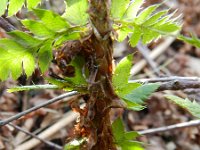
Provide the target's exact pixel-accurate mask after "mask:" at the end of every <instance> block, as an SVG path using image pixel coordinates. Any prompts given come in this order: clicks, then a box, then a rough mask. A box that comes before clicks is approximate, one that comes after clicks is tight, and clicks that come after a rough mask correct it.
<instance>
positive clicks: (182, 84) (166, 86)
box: [157, 80, 200, 91]
mask: <svg viewBox="0 0 200 150" xmlns="http://www.w3.org/2000/svg"><path fill="white" fill-rule="evenodd" d="M191 88H193V89H197V88H200V81H191V80H174V81H169V82H163V83H161V84H160V87H159V88H158V89H157V91H165V90H185V89H191Z"/></svg>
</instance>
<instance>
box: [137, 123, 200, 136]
mask: <svg viewBox="0 0 200 150" xmlns="http://www.w3.org/2000/svg"><path fill="white" fill-rule="evenodd" d="M199 125H200V120H192V121H189V122H183V123H178V124H174V125H170V126H165V127H160V128H154V129H147V130H143V131H138V133H139V134H141V135H146V134H155V133H160V132H166V131H171V130H176V129H181V128H187V127H194V126H199Z"/></svg>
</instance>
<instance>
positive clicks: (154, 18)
mask: <svg viewBox="0 0 200 150" xmlns="http://www.w3.org/2000/svg"><path fill="white" fill-rule="evenodd" d="M167 12H168V10H163V11H159V12H157V13H155V14H154V15H152V16H151V17H149V19H148V20H146V21H145V22H144V23H143V26H151V25H153V24H156V23H157V21H158V19H160V18H161V17H162V16H163V15H165V14H166V13H167Z"/></svg>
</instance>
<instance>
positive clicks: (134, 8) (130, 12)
mask: <svg viewBox="0 0 200 150" xmlns="http://www.w3.org/2000/svg"><path fill="white" fill-rule="evenodd" d="M143 3H144V0H134V1H133V2H132V3H131V4H130V5H129V7H128V8H127V10H126V12H125V14H124V16H123V18H122V20H124V21H133V20H134V18H135V17H136V15H137V13H138V11H139V10H140V7H141V5H142V4H143Z"/></svg>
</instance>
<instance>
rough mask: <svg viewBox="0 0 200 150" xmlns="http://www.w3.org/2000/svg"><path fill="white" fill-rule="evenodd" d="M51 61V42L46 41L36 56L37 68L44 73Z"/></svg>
mask: <svg viewBox="0 0 200 150" xmlns="http://www.w3.org/2000/svg"><path fill="white" fill-rule="evenodd" d="M52 59H53V54H52V41H47V42H45V43H44V45H43V46H42V47H41V48H40V50H39V54H38V61H39V67H40V69H41V71H42V73H44V72H45V71H46V70H47V69H48V67H49V64H50V62H51V60H52Z"/></svg>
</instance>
